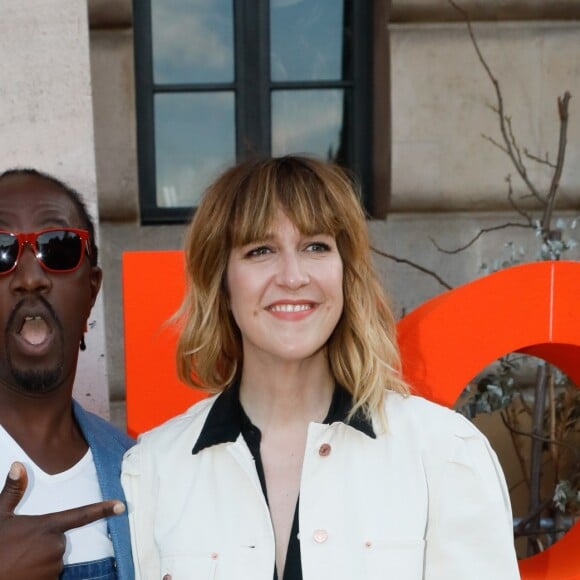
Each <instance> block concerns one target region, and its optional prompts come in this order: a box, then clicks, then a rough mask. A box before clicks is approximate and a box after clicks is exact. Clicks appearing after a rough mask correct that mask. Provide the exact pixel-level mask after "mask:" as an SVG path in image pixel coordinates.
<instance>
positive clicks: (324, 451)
mask: <svg viewBox="0 0 580 580" xmlns="http://www.w3.org/2000/svg"><path fill="white" fill-rule="evenodd" d="M331 450H332V447H331V446H330V445H329V444H328V443H323V444H322V445H321V446H320V447H319V448H318V455H320V457H326V456H327V455H330V452H331Z"/></svg>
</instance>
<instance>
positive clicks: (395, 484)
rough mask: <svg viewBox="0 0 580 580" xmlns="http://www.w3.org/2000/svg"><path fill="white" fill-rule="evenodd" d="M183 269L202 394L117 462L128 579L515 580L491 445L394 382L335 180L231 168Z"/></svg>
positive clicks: (359, 234)
mask: <svg viewBox="0 0 580 580" xmlns="http://www.w3.org/2000/svg"><path fill="white" fill-rule="evenodd" d="M185 256H186V265H187V266H186V268H187V282H188V284H187V293H186V297H185V300H184V302H183V305H182V308H181V312H180V319H181V321H182V330H181V336H180V340H179V344H178V349H177V368H178V372H179V376H180V378H181V379H182V380H183V381H185V382H186V383H189V384H191V385H193V386H196V387H198V388H203V389H206V390H207V391H209V392H210V393H217V394H215V395H214V396H211V397H208V398H207V399H206V400H204V401H202V402H201V403H198V404H197V405H194V406H193V407H192V408H191V409H189V410H188V411H187V412H185V413H184V414H183V415H180V416H178V417H176V418H174V419H172V420H170V421H168V422H167V423H165V424H164V425H162V426H160V427H158V428H156V429H154V430H152V431H151V432H149V433H146V434H145V435H143V436H142V437H141V438H140V442H139V444H138V445H137V446H136V447H134V448H133V449H132V450H130V451H129V452H128V453H127V455H126V457H125V461H124V466H123V485H124V488H125V492H126V495H127V498H128V506H129V517H130V522H131V527H132V542H133V554H134V558H135V565H136V577H137V578H138V579H147V580H150V579H151V580H153V579H159V578H165V579H166V580H169V579H172V580H182V579H192V578H194V579H196V580H198V579H199V580H203V579H212V580H272V578H274V579H279V580H300V579H305V580H314V579H316V580H321V579H324V580H326V579H332V580H340V579H345V580H346V579H348V580H353V579H356V580H359V579H361V580H362V579H369V580H370V579H379V578H380V579H382V578H385V579H387V578H389V579H393V580H419V579H425V580H435V579H438V580H439V579H441V580H443V579H444V580H474V579H481V580H490V579H494V580H504V579H505V580H511V579H515V578H518V577H519V575H518V571H517V562H516V558H515V553H514V548H513V538H512V529H511V511H510V505H509V497H508V493H507V490H506V486H505V482H504V479H503V475H502V472H501V469H500V467H499V464H498V463H497V459H496V457H495V454H494V452H493V451H492V450H491V448H490V446H489V444H488V442H487V440H486V439H485V438H484V437H483V436H482V435H481V434H480V433H479V432H478V431H477V430H476V429H475V428H474V427H473V425H472V424H471V423H469V422H468V421H466V420H465V419H464V418H462V417H461V416H459V415H458V414H456V413H454V412H453V411H450V410H448V409H445V408H442V407H439V406H437V405H435V404H433V403H429V402H427V401H425V400H423V399H421V398H418V397H414V396H410V395H409V389H408V387H407V385H406V384H405V382H404V380H403V379H402V377H401V374H400V365H399V356H398V351H397V345H396V338H395V323H394V319H393V315H392V312H391V310H390V308H389V305H388V302H387V300H386V298H385V295H384V293H383V290H382V288H381V284H380V283H379V281H378V279H377V275H376V273H375V271H374V270H373V266H372V263H371V255H370V250H369V239H368V232H367V226H366V223H365V217H364V214H363V211H362V210H361V207H360V203H359V199H358V196H357V195H356V192H355V190H354V189H353V186H352V184H351V182H350V181H349V179H348V178H347V176H346V175H345V174H344V173H343V171H342V170H341V169H340V168H338V167H337V166H335V165H332V164H328V163H325V162H321V161H318V160H315V159H310V158H305V157H297V156H287V157H282V158H275V159H266V160H258V161H251V162H244V163H241V164H239V165H236V166H235V167H233V168H231V169H229V170H227V171H226V172H225V173H223V174H222V175H221V176H220V177H219V178H218V179H217V180H216V181H215V182H214V183H213V184H212V185H211V186H210V187H209V188H208V190H207V191H206V193H205V196H204V198H203V201H202V202H201V204H200V206H199V208H198V209H197V211H196V214H195V216H194V218H193V221H192V222H191V224H190V226H189V230H188V234H187V237H186V241H185ZM159 388H163V385H160V386H159Z"/></svg>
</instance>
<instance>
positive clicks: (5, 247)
mask: <svg viewBox="0 0 580 580" xmlns="http://www.w3.org/2000/svg"><path fill="white" fill-rule="evenodd" d="M17 258H18V240H17V239H16V238H15V237H14V236H12V235H10V234H6V233H0V274H4V273H5V272H9V271H10V270H11V269H12V268H13V267H14V264H15V263H16V259H17Z"/></svg>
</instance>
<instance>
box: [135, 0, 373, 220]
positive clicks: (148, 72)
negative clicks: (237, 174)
mask: <svg viewBox="0 0 580 580" xmlns="http://www.w3.org/2000/svg"><path fill="white" fill-rule="evenodd" d="M232 2H233V17H234V55H235V57H234V58H235V75H234V81H233V82H232V83H208V84H200V83H194V84H163V85H155V83H154V80H153V37H152V26H151V25H152V19H151V0H134V1H133V25H134V41H135V82H136V111H137V156H138V178H139V202H140V214H141V223H142V224H170V223H184V222H187V221H188V220H189V219H190V217H191V214H192V212H193V211H194V210H195V208H184V207H159V206H158V205H157V193H156V158H155V120H154V97H155V94H156V93H183V92H187V93H195V92H204V91H219V90H224V91H230V92H231V91H233V92H234V94H235V116H236V120H235V133H236V159H237V160H241V159H244V158H245V157H247V156H249V155H260V156H266V155H269V154H270V147H271V112H270V102H271V92H272V91H273V90H276V89H329V88H331V89H335V88H337V89H350V90H351V98H352V114H351V115H349V116H348V117H347V118H348V119H349V121H350V122H349V126H348V127H345V129H346V130H347V131H349V133H350V135H351V136H352V138H351V139H349V140H347V142H348V145H349V149H350V150H349V152H348V155H347V157H348V159H349V161H350V163H349V165H348V169H349V170H350V171H351V172H352V173H353V175H354V176H355V177H356V179H357V180H358V181H359V183H360V185H361V190H362V194H363V202H364V204H365V207H366V208H367V210H368V211H369V213H374V212H373V211H372V207H373V197H374V196H373V141H374V127H373V117H374V115H373V102H374V100H375V99H374V98H373V97H374V95H373V52H374V50H373V37H374V31H373V17H374V9H373V4H374V3H373V1H372V0H362V1H359V0H345V3H344V5H345V18H347V17H348V14H347V10H350V17H351V19H352V23H351V24H352V58H353V63H352V80H349V81H344V80H342V81H309V82H303V81H292V82H290V81H288V82H275V81H270V66H269V65H270V63H269V53H270V38H269V0H232ZM241 47H242V48H243V50H242V49H241ZM250 103H251V104H252V105H251V106H250V105H249V104H250Z"/></svg>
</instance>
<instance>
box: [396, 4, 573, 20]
mask: <svg viewBox="0 0 580 580" xmlns="http://www.w3.org/2000/svg"><path fill="white" fill-rule="evenodd" d="M457 3H458V4H459V5H460V6H461V7H462V8H463V9H464V10H466V11H467V12H468V13H469V17H470V19H471V20H472V21H481V20H492V21H497V20H576V19H579V18H580V3H579V2H577V1H575V0H550V1H549V2H547V1H546V0H457ZM458 20H463V17H462V16H461V14H459V13H458V12H457V11H456V10H455V9H454V8H453V7H452V6H450V5H449V3H448V2H447V0H393V2H392V9H391V22H453V21H458Z"/></svg>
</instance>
